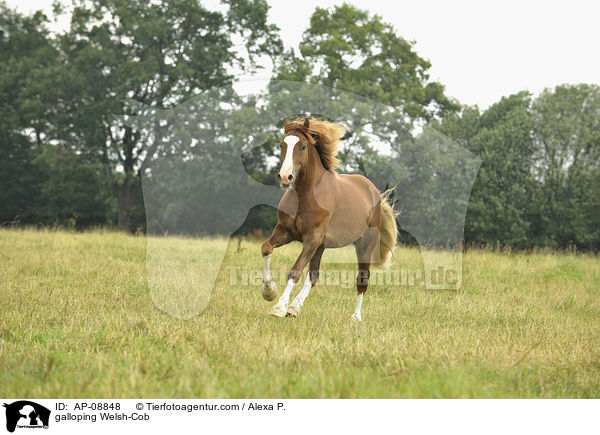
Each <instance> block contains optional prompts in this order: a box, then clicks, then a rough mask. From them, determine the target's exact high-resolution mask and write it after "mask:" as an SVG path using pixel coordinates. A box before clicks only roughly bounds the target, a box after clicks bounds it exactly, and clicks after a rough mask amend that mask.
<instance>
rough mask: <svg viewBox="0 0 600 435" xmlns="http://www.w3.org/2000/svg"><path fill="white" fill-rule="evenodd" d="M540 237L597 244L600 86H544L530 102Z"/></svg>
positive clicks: (563, 244)
mask: <svg viewBox="0 0 600 435" xmlns="http://www.w3.org/2000/svg"><path fill="white" fill-rule="evenodd" d="M532 109H533V119H534V122H535V144H536V154H535V168H534V169H535V174H536V177H537V178H538V180H539V181H540V182H541V185H542V187H541V192H540V195H539V197H538V198H536V199H537V202H538V207H539V221H538V225H539V229H538V233H539V235H540V237H543V238H544V242H545V243H547V244H549V245H551V246H560V247H566V246H568V245H569V244H575V245H578V246H580V247H585V248H591V247H594V248H595V249H598V248H599V247H600V237H599V236H600V217H599V215H598V213H597V211H598V208H599V207H600V196H598V194H597V192H598V182H597V181H598V173H599V172H600V86H597V85H585V84H582V85H561V86H557V87H556V88H555V89H546V90H545V91H544V92H542V94H541V95H540V96H539V97H538V98H537V99H536V101H535V102H534V104H533V108H532Z"/></svg>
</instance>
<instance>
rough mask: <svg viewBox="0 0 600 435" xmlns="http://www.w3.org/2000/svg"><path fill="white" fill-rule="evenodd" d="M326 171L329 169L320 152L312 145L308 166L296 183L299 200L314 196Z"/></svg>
mask: <svg viewBox="0 0 600 435" xmlns="http://www.w3.org/2000/svg"><path fill="white" fill-rule="evenodd" d="M326 172H327V169H325V167H324V166H323V163H322V162H321V157H320V156H319V152H318V151H317V150H316V148H315V147H314V146H313V147H311V151H310V152H309V155H308V162H307V165H306V168H304V169H303V171H302V174H301V176H300V177H298V179H297V180H296V182H295V183H294V188H295V189H296V193H297V194H298V200H300V201H302V200H303V199H308V198H312V197H314V194H315V186H316V185H317V183H319V182H320V181H321V178H322V177H323V176H324V175H325V173H326Z"/></svg>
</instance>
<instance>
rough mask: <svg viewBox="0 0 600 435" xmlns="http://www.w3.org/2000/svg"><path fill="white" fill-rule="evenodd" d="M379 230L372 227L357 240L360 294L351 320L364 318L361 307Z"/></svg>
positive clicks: (358, 288)
mask: <svg viewBox="0 0 600 435" xmlns="http://www.w3.org/2000/svg"><path fill="white" fill-rule="evenodd" d="M377 236H378V234H377V231H372V230H371V228H369V230H367V232H366V233H365V234H364V235H363V236H362V237H361V238H360V239H359V240H358V241H357V242H356V244H355V248H356V257H357V259H358V275H357V277H356V290H357V292H358V295H357V297H356V307H355V308H354V314H352V318H351V320H353V321H357V322H360V321H361V320H362V315H361V308H362V301H363V295H364V294H365V292H366V291H367V286H368V285H369V277H370V275H371V272H370V270H369V268H370V266H371V261H372V255H373V250H374V249H375V247H376V246H377V245H378V241H379V238H378V237H377Z"/></svg>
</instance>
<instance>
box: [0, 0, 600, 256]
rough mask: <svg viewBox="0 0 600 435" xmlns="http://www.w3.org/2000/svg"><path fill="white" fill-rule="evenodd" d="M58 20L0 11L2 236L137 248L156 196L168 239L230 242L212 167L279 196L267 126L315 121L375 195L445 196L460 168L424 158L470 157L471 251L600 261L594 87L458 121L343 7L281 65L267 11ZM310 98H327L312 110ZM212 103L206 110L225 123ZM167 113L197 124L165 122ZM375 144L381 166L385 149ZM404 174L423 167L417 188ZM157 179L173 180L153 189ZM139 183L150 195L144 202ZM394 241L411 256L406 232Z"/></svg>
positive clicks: (447, 104) (383, 28) (222, 182)
mask: <svg viewBox="0 0 600 435" xmlns="http://www.w3.org/2000/svg"><path fill="white" fill-rule="evenodd" d="M66 12H68V13H70V14H71V21H70V26H69V28H68V29H67V30H66V31H64V32H60V33H56V32H51V31H50V30H49V25H50V23H51V19H52V17H47V16H45V15H44V14H43V13H41V12H37V13H34V14H31V15H23V14H20V13H18V12H17V11H15V10H12V9H10V8H9V7H8V6H7V5H6V4H4V3H0V55H1V56H2V59H3V62H2V64H1V65H0V183H1V184H2V186H3V188H2V189H1V190H0V223H1V224H2V225H4V226H8V225H40V226H54V225H57V226H68V227H74V228H78V229H85V228H90V227H95V226H115V227H118V228H120V229H122V230H125V231H146V229H147V227H146V225H147V222H146V218H147V216H146V211H147V210H149V208H148V207H149V203H148V204H144V200H145V198H144V196H146V197H147V192H149V191H152V189H155V191H156V192H159V191H160V192H161V193H157V194H156V197H162V198H179V199H178V200H175V199H171V204H170V206H169V207H159V208H157V216H156V218H157V219H158V220H159V221H160V222H161V224H160V227H161V228H163V227H164V228H172V229H173V230H172V231H171V232H177V229H178V228H180V229H181V228H192V227H193V224H192V223H191V222H193V221H194V219H196V220H200V221H202V219H204V221H202V222H210V225H209V226H205V228H210V229H209V230H208V232H209V233H222V232H223V231H224V228H225V226H219V225H220V224H219V223H220V222H225V221H226V217H225V216H224V217H223V219H219V218H215V213H216V212H215V211H214V209H216V208H219V206H220V205H219V204H220V203H219V199H221V200H222V201H225V200H226V198H227V195H226V193H225V192H226V191H227V183H228V180H227V174H228V172H227V171H228V170H229V169H230V168H225V167H223V168H215V167H214V165H211V164H210V162H209V161H207V160H206V158H205V157H204V156H206V155H209V154H211V153H212V154H213V155H214V154H219V155H221V156H231V159H232V161H233V160H235V158H239V155H240V154H242V156H243V160H244V166H245V169H246V171H247V172H248V174H250V175H251V176H252V177H253V178H254V179H256V180H258V181H260V182H261V183H264V184H267V185H268V184H273V185H274V184H275V174H276V167H275V166H274V165H272V164H269V162H271V161H272V159H271V160H270V156H273V155H276V153H277V142H278V140H279V136H280V127H281V125H279V123H280V122H281V120H280V119H277V117H275V118H274V117H273V114H280V115H281V118H283V117H285V116H289V117H293V116H295V115H298V116H306V115H311V116H320V115H324V116H328V117H329V118H330V119H334V120H341V119H343V120H344V122H345V124H346V126H347V127H348V133H347V134H346V136H345V137H344V142H343V143H344V146H343V148H342V149H341V151H340V152H341V160H342V161H343V168H342V170H343V171H345V172H357V173H364V174H366V175H367V176H369V178H371V179H373V181H374V182H375V183H376V184H377V185H378V187H379V188H380V189H384V188H385V187H386V186H390V185H393V184H396V183H400V185H403V184H402V183H404V185H413V186H416V185H419V186H421V185H423V183H422V181H423V179H426V181H431V180H433V179H434V178H435V177H437V179H438V180H437V181H438V183H437V185H436V186H438V187H437V188H438V189H439V184H440V183H439V180H440V179H442V177H441V176H440V174H439V171H438V170H437V169H436V168H440V167H443V168H445V170H446V171H447V172H448V174H452V173H454V175H452V176H450V178H448V180H445V181H444V183H445V184H446V185H450V184H452V183H456V180H457V179H459V178H460V177H458V178H457V175H456V174H460V173H461V171H464V167H463V166H462V165H463V163H462V162H461V161H458V160H453V159H452V158H448V157H447V156H446V157H444V158H445V161H443V162H442V161H441V160H439V159H441V158H442V157H443V156H442V157H439V156H437V157H436V158H437V159H438V160H437V161H433V160H432V161H431V163H427V165H428V166H427V165H425V164H424V163H423V159H424V156H425V155H427V158H430V159H433V157H432V153H431V152H429V151H430V148H428V147H431V146H432V145H431V144H432V142H431V138H430V137H429V136H427V134H425V132H426V131H428V130H427V129H432V130H434V131H436V132H438V133H439V134H443V135H444V137H447V138H449V139H451V140H452V141H453V142H454V143H456V144H459V145H460V147H462V148H464V149H465V150H468V151H469V152H470V153H472V154H473V155H474V156H477V157H478V158H479V159H480V160H481V167H480V168H479V171H478V172H477V176H476V178H475V180H474V184H473V187H472V191H471V194H470V199H469V200H468V204H467V203H466V202H465V204H464V206H465V207H466V218H465V222H464V239H465V241H466V243H475V244H492V245H496V244H501V245H510V246H514V247H518V248H528V247H532V246H548V247H552V248H568V247H570V246H576V247H578V248H579V249H587V250H596V251H597V250H598V249H599V247H600V199H599V198H600V129H599V128H598V127H599V125H598V124H599V122H600V87H598V86H597V85H595V84H578V85H569V84H565V85H562V86H558V87H556V88H554V89H547V90H545V91H544V92H542V93H541V94H540V95H537V96H534V95H532V94H531V93H529V92H527V91H523V92H520V93H517V94H514V95H510V96H507V97H504V98H502V99H501V100H500V101H499V102H497V103H496V104H493V105H492V106H490V107H489V108H488V109H486V110H481V109H479V108H478V107H469V106H465V105H462V104H460V102H457V101H455V100H453V99H452V98H449V97H448V96H447V95H446V94H445V89H444V86H443V85H442V84H441V83H438V82H436V81H433V80H431V79H430V77H429V74H428V70H429V68H430V66H431V65H430V63H429V62H428V61H427V60H425V59H423V58H422V57H420V56H419V55H418V53H416V51H415V49H414V45H413V44H412V43H410V42H408V41H406V40H405V39H403V38H402V37H401V36H400V34H399V32H398V31H397V30H396V29H394V28H393V27H392V26H391V25H389V24H387V23H386V22H385V20H384V19H383V18H381V17H379V16H377V15H372V14H370V13H368V12H366V11H363V10H360V9H358V8H356V7H354V6H352V5H348V4H344V5H341V6H336V7H333V8H330V9H324V8H317V9H316V10H315V12H314V13H313V14H312V16H311V19H310V24H309V26H308V28H307V29H306V30H305V32H304V34H303V39H302V42H301V44H300V47H299V51H297V52H296V51H293V50H285V49H284V47H283V44H282V41H281V38H280V36H279V29H278V28H277V27H276V26H275V25H273V24H269V23H268V21H267V13H268V6H267V4H266V2H265V1H263V0H240V1H236V0H228V1H224V2H222V5H221V7H220V8H218V9H217V10H211V9H207V8H206V7H204V6H203V5H202V4H200V3H198V2H196V1H187V0H171V1H160V2H151V3H149V2H143V1H140V0H134V1H120V0H93V1H83V0H72V1H71V3H68V4H60V3H56V5H55V9H54V13H53V15H55V16H58V15H60V14H63V13H66ZM265 63H269V64H272V65H274V69H273V72H272V77H273V79H276V80H277V81H273V82H271V84H270V85H269V89H268V91H267V92H265V93H263V94H260V95H240V94H239V93H238V92H236V90H235V89H236V88H235V83H236V80H237V78H236V77H237V74H239V73H252V72H255V71H257V70H258V69H259V68H261V65H263V64H265ZM234 72H235V73H234ZM282 83H291V84H298V87H297V88H295V89H294V90H293V95H294V98H295V100H296V101H292V102H290V100H289V89H280V88H278V86H282ZM302 84H305V87H302ZM316 86H320V87H321V88H322V89H329V90H331V94H327V92H329V91H323V92H324V94H322V95H319V94H316V93H315V92H314V89H315V87H316ZM207 90H210V95H208V92H207ZM338 90H340V91H343V93H336V92H337V91H338ZM284 91H285V92H284ZM286 92H287V93H286ZM349 95H354V96H355V97H348V96H349ZM202 98H205V99H210V98H212V99H214V101H227V102H228V105H227V107H226V108H221V109H219V110H201V111H199V110H196V111H193V110H191V108H193V107H194V106H193V104H191V103H190V104H188V106H185V103H186V102H190V101H196V102H198V101H201V99H202ZM349 98H350V100H351V101H350V102H349V101H348V99H349ZM125 100H127V101H136V102H139V106H135V104H127V103H124V101H125ZM207 101H209V100H205V101H204V103H203V104H204V106H202V107H204V108H206V107H209V106H210V107H214V106H219V105H218V104H213V105H209V104H207ZM210 101H212V100H210ZM374 102H376V103H374ZM196 104H199V103H196ZM349 104H350V105H351V106H352V110H351V111H348V110H347V108H348V105H349ZM177 107H184V108H187V109H190V111H191V112H193V116H191V117H190V116H187V115H186V116H187V118H185V121H181V122H180V121H177V122H171V123H167V122H162V121H161V119H164V118H165V117H168V116H171V115H167V113H168V111H169V110H170V109H174V108H177ZM195 107H196V109H197V108H198V107H199V106H195ZM140 110H141V111H144V110H145V111H146V112H147V113H152V114H153V115H152V116H149V117H148V118H147V119H150V120H151V121H152V122H153V125H152V126H151V127H152V128H150V129H140V128H135V125H132V124H131V123H128V122H122V119H127V117H129V116H132V115H136V114H139V112H140ZM176 113H178V116H183V115H182V113H183V112H182V111H181V110H180V111H179V112H176ZM119 116H121V117H123V118H119ZM336 118H337V119H336ZM190 120H192V121H193V122H190ZM192 125H202V126H203V127H202V128H201V129H200V130H199V127H192ZM182 126H183V127H182ZM424 126H426V129H424V128H423V127H424ZM382 142H383V143H385V144H386V146H387V147H388V148H389V149H388V151H387V152H382V150H381V147H379V146H378V144H381V143H382ZM257 143H259V144H260V146H258V147H257V146H256V144H257ZM178 149H179V150H185V153H186V154H185V156H184V154H183V151H181V152H180V151H178ZM173 156H184V157H185V161H186V162H187V163H186V165H185V167H184V166H177V167H176V168H177V170H176V171H175V170H174V168H175V167H174V166H169V165H170V164H171V163H169V162H172V161H174V160H173ZM169 159H171V160H169ZM411 161H412V162H416V161H419V164H418V166H419V168H420V169H419V170H418V171H415V170H414V166H411V164H410V162H411ZM426 166H427V167H426ZM161 171H162V172H161ZM186 171H189V173H190V174H192V173H197V171H203V173H204V174H211V175H210V177H209V178H208V179H209V180H210V181H209V182H208V186H205V189H206V190H211V191H214V192H221V194H220V196H216V197H215V198H212V197H211V201H213V202H214V204H213V208H212V211H211V210H206V209H205V208H203V207H202V206H201V205H198V204H196V205H195V204H193V203H191V201H189V200H188V201H186V200H185V198H190V194H193V192H195V190H194V186H193V185H191V184H193V183H188V184H186V183H182V182H181V180H182V179H181V178H176V177H174V176H171V177H170V178H169V174H174V173H177V174H178V175H177V176H178V177H181V176H182V175H181V174H182V173H184V174H185V173H186ZM160 173H162V174H165V176H164V177H162V178H160V179H159V177H158V175H157V174H160ZM153 177H154V178H153ZM142 180H150V181H151V183H150V182H147V186H148V188H147V189H146V188H145V190H146V191H145V192H143V190H142ZM442 180H443V179H442ZM463 181H464V180H463ZM463 181H460V182H463ZM426 184H427V183H426ZM427 185H431V183H429V184H427ZM461 186H462V185H461ZM461 186H459V187H460V188H462V187H461ZM229 188H230V189H235V186H229ZM185 189H188V190H189V192H188V191H186V190H185ZM463 190H464V188H463ZM143 193H144V194H143ZM396 193H397V199H396V200H397V201H399V203H398V205H399V207H400V208H402V201H408V199H410V197H411V195H412V196H413V198H412V199H410V201H408V203H409V205H410V204H412V205H413V207H415V208H417V209H419V210H420V212H422V213H428V214H430V215H433V216H444V214H448V213H451V211H449V209H448V207H449V206H451V205H449V204H448V203H446V202H444V200H443V198H440V200H439V201H433V202H435V203H434V204H431V202H432V201H429V202H430V203H429V204H426V203H424V202H421V203H419V202H418V201H417V200H416V199H415V198H416V196H418V194H419V192H413V193H414V194H413V193H411V192H408V191H406V190H405V191H404V192H402V190H399V191H398V192H396ZM407 198H408V199H407ZM432 198H437V197H436V196H432ZM411 201H412V202H411ZM146 202H148V200H147V198H146ZM145 205H146V207H145ZM222 208H223V209H225V208H226V204H224V203H223V204H222ZM408 208H409V209H410V207H408ZM459 208H460V207H459ZM211 213H212V215H211ZM217 214H218V213H217ZM399 219H400V225H401V226H402V225H403V223H404V224H405V225H406V222H407V220H410V210H408V212H407V214H406V216H405V221H404V222H403V216H402V214H401V215H400V217H399ZM184 223H185V224H184ZM273 223H274V212H273V208H272V207H268V206H262V207H261V206H258V207H254V208H252V210H251V211H250V213H249V215H248V216H247V217H246V219H245V222H244V224H243V225H242V227H241V228H240V229H239V230H238V231H240V232H248V231H251V230H253V229H256V228H263V229H265V230H268V229H269V228H270V227H272V225H273ZM230 224H231V222H228V225H230ZM428 224H430V223H428ZM185 225H188V226H185ZM223 225H225V224H224V223H223ZM423 225H425V224H423ZM227 228H229V227H227ZM461 230H462V228H461ZM181 232H185V231H184V230H182V231H181ZM192 232H193V231H192ZM401 237H402V238H403V241H404V242H407V243H410V242H414V240H413V239H411V236H410V235H408V234H407V233H403V234H402V235H401Z"/></svg>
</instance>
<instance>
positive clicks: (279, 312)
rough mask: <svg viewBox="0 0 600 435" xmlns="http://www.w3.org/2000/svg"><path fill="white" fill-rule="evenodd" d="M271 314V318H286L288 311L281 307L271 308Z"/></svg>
mask: <svg viewBox="0 0 600 435" xmlns="http://www.w3.org/2000/svg"><path fill="white" fill-rule="evenodd" d="M269 314H270V315H271V316H275V317H285V314H286V309H285V307H282V306H281V305H275V306H274V307H273V308H271V311H269Z"/></svg>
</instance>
